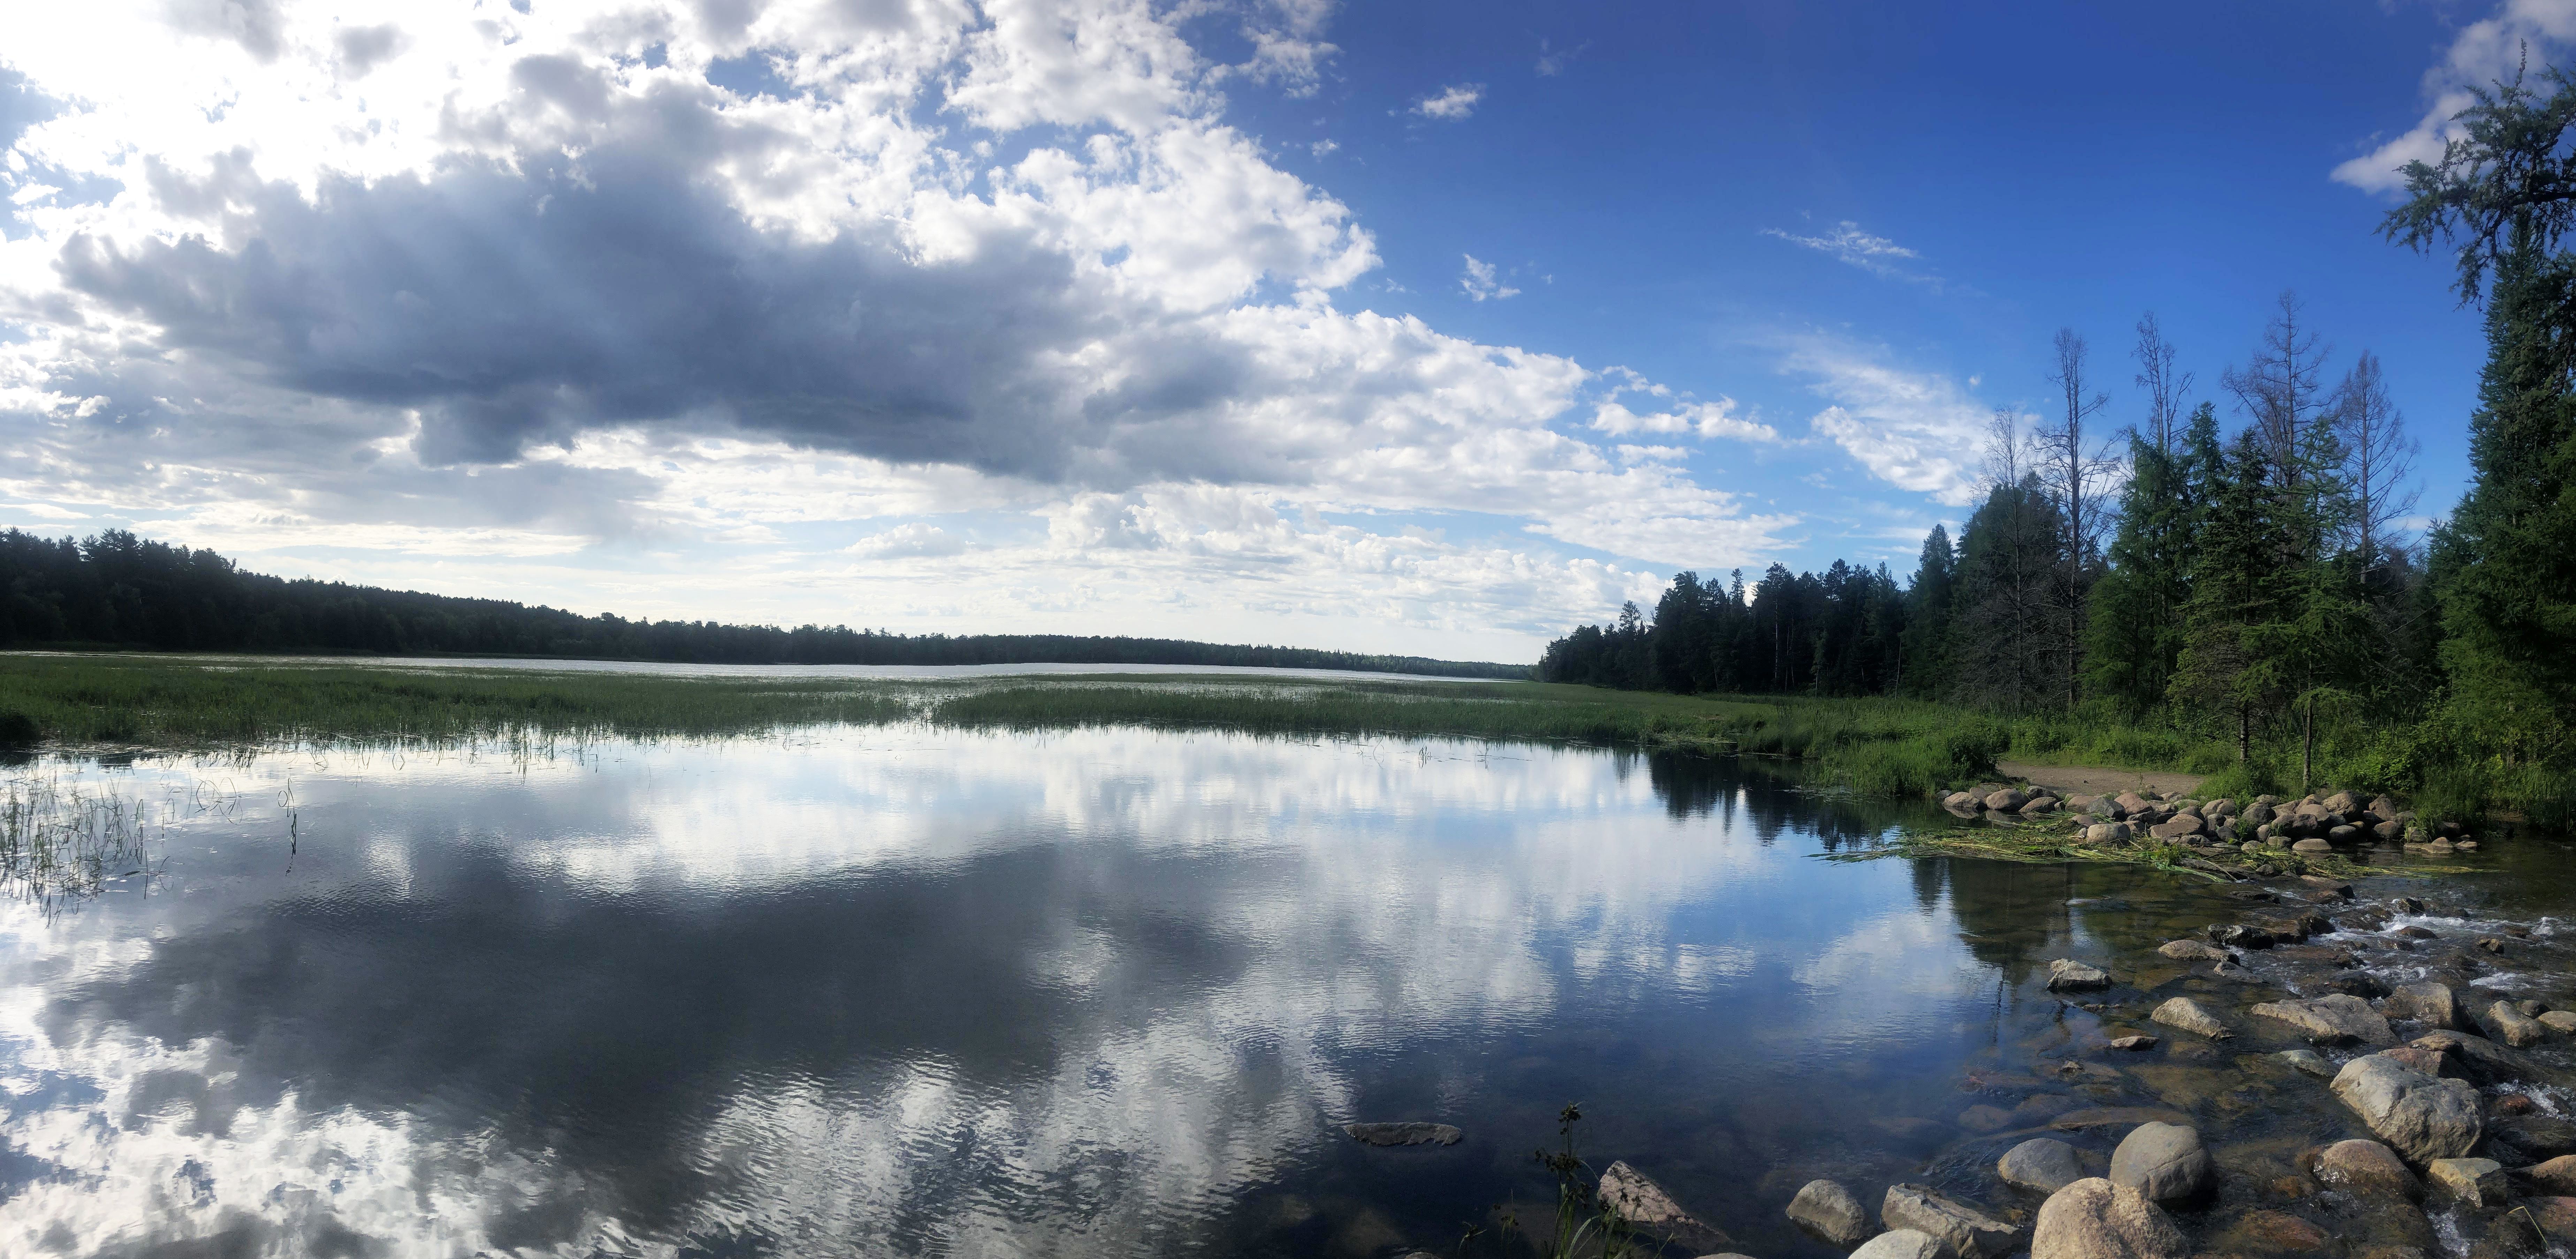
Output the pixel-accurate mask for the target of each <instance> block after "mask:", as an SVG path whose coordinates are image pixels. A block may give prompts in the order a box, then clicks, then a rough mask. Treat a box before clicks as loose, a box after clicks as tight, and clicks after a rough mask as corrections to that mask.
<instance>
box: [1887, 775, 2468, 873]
mask: <svg viewBox="0 0 2576 1259" xmlns="http://www.w3.org/2000/svg"><path fill="white" fill-rule="evenodd" d="M1941 807H1942V808H1944V809H1946V810H1947V811H1948V812H1949V813H1950V814H1951V816H1953V817H1956V818H1958V819H1960V820H1962V821H1971V822H1982V823H1985V824H1986V825H1983V826H1977V827H1966V828H1960V827H1951V828H1944V829H1941V830H1937V831H1924V830H1917V831H1911V832H1908V833H1906V834H1905V835H1903V836H1902V837H1900V838H1899V839H1898V840H1897V841H1896V842H1895V843H1894V844H1892V845H1890V846H1889V847H1888V848H1887V849H1886V850H1884V852H1883V853H1881V854H1873V855H1885V854H1903V855H1930V854H1937V853H1941V852H1953V853H1957V854H1958V855H1963V856H1986V857H1998V856H1999V857H2007V858H2019V859H2024V860H2050V861H2061V860H2078V861H2117V862H2130V863H2139V864H2152V865H2166V866H2175V867H2179V868H2182V869H2188V870H2194V871H2197V872H2199V873H2201V874H2204V875H2208V876H2211V877H2215V878H2221V879H2231V880H2233V879H2246V878H2268V877H2273V876H2278V875H2282V874H2296V873H2309V872H2314V873H2335V874H2346V875H2349V874H2355V873H2363V872H2368V871H2371V870H2376V869H2385V868H2391V867H2395V866H2397V865H2398V864H2399V863H2401V862H2405V861H2407V860H2408V859H2409V858H2414V859H2416V864H2417V865H2418V866H2419V867H2420V864H2421V862H2422V861H2423V860H2425V859H2431V860H2436V861H2438V860H2439V859H2440V858H2443V857H2448V856H2451V855H2453V854H2455V853H2468V852H2475V851H2477V850H2478V846H2479V839H2478V838H2477V837H2475V836H2473V835H2471V834H2470V833H2469V832H2468V830H2467V829H2466V828H2465V827H2463V826H2461V825H2460V824H2459V823H2457V822H2448V821H2444V822H2432V823H2428V822H2426V821H2424V820H2422V819H2419V818H2418V817H2417V816H2416V815H2415V813H2414V812H2412V811H2411V810H2409V809H2407V808H2405V807H2404V806H2402V805H2400V804H2399V803H2398V802H2397V801H2395V800H2392V799H2390V798H2389V797H2387V796H2379V797H2376V798H2373V799H2369V800H2363V799H2360V798H2359V797H2357V796H2355V795H2354V794H2353V793H2351V792H2342V791H2339V792H2332V793H2327V794H2316V795H2309V796H2306V797H2304V798H2301V799H2296V800H2285V799H2283V798H2281V797H2279V796H2272V795H2261V796H2256V797H2254V798H2252V799H2250V800H2245V801H2241V802H2240V801H2237V800H2233V799H2227V798H2224V797H2221V798H2217V799H2210V800H2202V799H2198V798H2195V797H2191V796H2186V795H2168V794H2165V793H2161V792H2156V791H2128V792H2122V793H2120V794H2118V795H2111V796H2090V795H2081V794H2068V795H2059V794H2057V793H2055V792H2053V791H2050V790H2049V789H2047V788H2044V787H2036V786H2031V785H2028V784H2023V785H2019V786H2015V785H2011V784H2005V783H1983V784H1979V785H1978V786H1976V787H1972V788H1969V789H1967V790H1964V791H1956V792H1952V793H1950V794H1949V795H1948V796H1946V797H1944V798H1943V799H1942V801H1941Z"/></svg>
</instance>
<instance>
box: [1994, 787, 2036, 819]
mask: <svg viewBox="0 0 2576 1259" xmlns="http://www.w3.org/2000/svg"><path fill="white" fill-rule="evenodd" d="M2028 803H2030V797H2029V796H2026V795H2023V794H2022V793H2020V792H2018V791H2015V790H2013V789H2012V788H2010V787H2006V788H2004V789H2003V790H2001V791H1998V792H1996V793H1994V794H1993V795H1990V796H1987V797H1986V807H1987V808H1989V809H1992V810H1994V811H1995V812H1997V813H2010V812H2012V811H2013V810H2015V809H2018V808H2020V807H2021V806H2023V805H2025V804H2028Z"/></svg>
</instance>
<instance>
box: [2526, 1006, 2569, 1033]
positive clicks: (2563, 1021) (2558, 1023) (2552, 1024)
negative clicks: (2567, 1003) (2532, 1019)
mask: <svg viewBox="0 0 2576 1259" xmlns="http://www.w3.org/2000/svg"><path fill="white" fill-rule="evenodd" d="M2536 1017H2537V1018H2539V1020H2540V1025H2541V1026H2542V1027H2545V1028H2548V1029H2549V1030H2551V1031H2553V1032H2556V1033H2558V1034H2559V1035H2561V1036H2576V1010H2543V1011H2541V1012H2540V1013H2539V1014H2538V1015H2537V1016H2536Z"/></svg>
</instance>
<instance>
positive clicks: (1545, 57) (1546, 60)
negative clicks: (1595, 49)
mask: <svg viewBox="0 0 2576 1259" xmlns="http://www.w3.org/2000/svg"><path fill="white" fill-rule="evenodd" d="M1591 46H1592V41H1591V40H1588V39H1587V40H1585V41H1583V42H1582V43H1580V44H1576V45H1575V46H1574V47H1572V48H1556V47H1552V46H1550V45H1549V43H1548V41H1546V40H1544V39H1542V40H1540V41H1538V65H1537V66H1536V67H1535V68H1536V69H1537V71H1538V74H1539V77H1540V78H1547V79H1552V78H1555V77H1556V76H1558V75H1560V74H1563V73H1565V63H1567V62H1569V61H1572V60H1574V59H1575V58H1577V57H1580V56H1582V55H1583V50H1584V49H1586V48H1590V47H1591Z"/></svg>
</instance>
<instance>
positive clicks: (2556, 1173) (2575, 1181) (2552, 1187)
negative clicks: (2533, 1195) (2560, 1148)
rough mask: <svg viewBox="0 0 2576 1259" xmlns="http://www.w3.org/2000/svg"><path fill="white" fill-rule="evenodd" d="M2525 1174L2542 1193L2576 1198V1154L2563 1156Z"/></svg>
mask: <svg viewBox="0 0 2576 1259" xmlns="http://www.w3.org/2000/svg"><path fill="white" fill-rule="evenodd" d="M2523 1174H2524V1175H2526V1176H2529V1177H2530V1178H2531V1183H2532V1185H2533V1186H2534V1187H2536V1188H2538V1189H2539V1190H2540V1191H2541V1192H2542V1193H2545V1194H2557V1195H2561V1196H2568V1197H2576V1154H2562V1155H2560V1156H2558V1157H2557V1158H2553V1159H2551V1160H2549V1161H2548V1162H2545V1163H2542V1164H2540V1165H2539V1166H2536V1167H2533V1168H2530V1169H2529V1170H2527V1171H2525V1172H2524V1173H2523Z"/></svg>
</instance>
